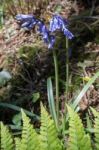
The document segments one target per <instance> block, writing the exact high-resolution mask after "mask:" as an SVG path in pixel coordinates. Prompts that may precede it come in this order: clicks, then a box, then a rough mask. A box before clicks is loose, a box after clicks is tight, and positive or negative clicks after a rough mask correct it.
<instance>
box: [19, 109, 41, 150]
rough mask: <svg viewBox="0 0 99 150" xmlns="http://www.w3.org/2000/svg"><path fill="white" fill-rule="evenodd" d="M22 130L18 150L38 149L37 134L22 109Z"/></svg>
mask: <svg viewBox="0 0 99 150" xmlns="http://www.w3.org/2000/svg"><path fill="white" fill-rule="evenodd" d="M22 120H23V130H22V140H21V144H20V150H39V149H40V147H39V145H40V144H39V136H38V134H37V133H36V131H35V130H34V128H33V126H32V125H31V124H30V119H29V118H28V117H27V116H26V114H25V113H24V112H23V111H22Z"/></svg>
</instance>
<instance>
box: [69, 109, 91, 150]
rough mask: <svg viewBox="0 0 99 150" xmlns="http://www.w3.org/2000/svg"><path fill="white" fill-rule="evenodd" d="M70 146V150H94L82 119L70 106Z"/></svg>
mask: <svg viewBox="0 0 99 150" xmlns="http://www.w3.org/2000/svg"><path fill="white" fill-rule="evenodd" d="M67 107H68V112H69V117H70V120H69V126H70V127H69V144H68V150H92V148H91V141H90V137H89V135H88V134H85V131H84V127H83V125H82V122H81V119H80V117H79V116H78V114H77V113H76V112H74V111H73V110H72V109H71V108H70V107H69V106H67Z"/></svg>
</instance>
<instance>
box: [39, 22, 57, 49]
mask: <svg viewBox="0 0 99 150" xmlns="http://www.w3.org/2000/svg"><path fill="white" fill-rule="evenodd" d="M37 25H38V27H39V28H38V31H39V32H40V34H41V35H42V38H43V40H44V42H45V43H47V44H48V48H49V49H51V48H53V46H54V43H55V37H54V36H53V35H51V34H50V32H49V30H48V29H47V27H46V26H45V24H44V23H43V22H41V21H39V22H38V24H37Z"/></svg>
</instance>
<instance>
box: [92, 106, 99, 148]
mask: <svg viewBox="0 0 99 150" xmlns="http://www.w3.org/2000/svg"><path fill="white" fill-rule="evenodd" d="M91 110H92V112H93V115H94V117H95V120H94V134H95V149H96V150H99V112H97V111H96V110H95V109H93V108H91Z"/></svg>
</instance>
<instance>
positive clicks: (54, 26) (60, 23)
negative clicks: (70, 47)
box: [49, 15, 74, 39]
mask: <svg viewBox="0 0 99 150" xmlns="http://www.w3.org/2000/svg"><path fill="white" fill-rule="evenodd" d="M67 26H68V21H67V20H66V19H64V18H62V17H61V16H60V15H54V16H53V18H52V19H51V21H50V29H49V30H50V31H51V32H54V31H56V30H60V31H62V32H63V33H64V35H65V36H66V37H67V38H68V39H72V38H73V37H74V35H73V34H72V33H71V32H70V31H69V30H68V29H67Z"/></svg>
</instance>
